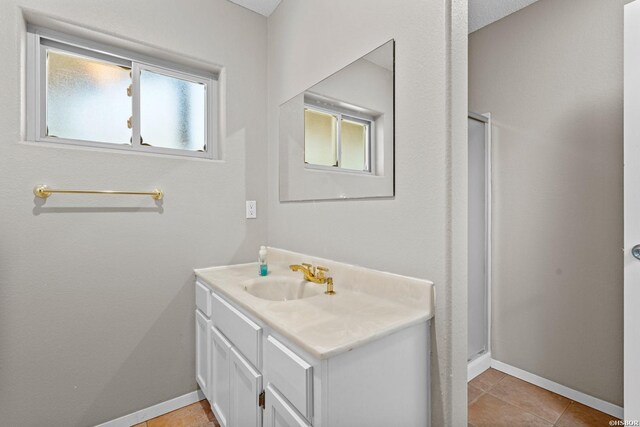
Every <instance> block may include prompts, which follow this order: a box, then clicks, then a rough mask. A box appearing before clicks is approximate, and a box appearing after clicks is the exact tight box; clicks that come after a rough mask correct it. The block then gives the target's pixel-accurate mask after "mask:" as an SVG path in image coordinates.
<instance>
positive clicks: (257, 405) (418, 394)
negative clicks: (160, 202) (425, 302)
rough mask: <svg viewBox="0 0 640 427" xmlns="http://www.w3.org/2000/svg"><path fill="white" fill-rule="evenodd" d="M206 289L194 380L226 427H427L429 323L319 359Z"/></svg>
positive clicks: (199, 298) (200, 298)
mask: <svg viewBox="0 0 640 427" xmlns="http://www.w3.org/2000/svg"><path fill="white" fill-rule="evenodd" d="M205 283H206V282H200V281H199V280H197V281H196V307H197V310H196V379H197V382H198V384H199V385H200V387H201V388H202V390H203V392H204V393H205V395H206V396H207V399H208V400H209V402H210V403H211V407H212V410H213V412H214V414H215V416H216V418H217V420H218V421H219V423H220V425H221V426H223V427H261V426H265V427H305V426H306V427H309V426H315V427H353V426H378V425H380V426H382V425H398V426H400V425H401V426H403V427H413V426H415V427H418V426H419V427H424V426H429V425H430V398H429V397H430V395H429V388H430V386H429V384H430V381H429V321H428V320H425V321H421V322H419V323H415V324H412V325H407V326H406V327H404V328H401V329H398V330H394V331H392V332H390V333H388V334H383V335H381V336H379V337H378V338H376V339H373V340H371V341H370V342H367V343H364V344H361V345H358V346H355V347H354V348H352V349H349V350H346V351H342V352H338V353H336V354H333V355H331V356H328V357H324V358H318V357H314V356H313V355H312V354H310V353H308V352H307V351H306V350H303V348H302V347H301V346H298V345H296V344H295V343H294V342H292V341H291V340H290V339H288V338H285V337H283V336H282V334H280V333H278V332H277V331H275V330H274V329H273V328H272V327H271V326H269V325H268V324H266V323H264V322H262V321H260V320H259V319H258V318H257V316H256V315H254V314H252V313H251V312H250V311H248V310H246V309H244V308H242V307H241V306H239V305H238V304H237V303H235V302H234V301H233V300H232V299H231V298H230V297H227V296H226V295H223V294H222V293H220V292H218V291H217V290H216V287H215V286H210V285H207V284H205ZM203 291H204V292H203ZM323 297H324V295H323V296H319V298H323ZM327 298H329V297H327ZM318 320H319V321H321V320H322V319H318ZM338 333H340V332H339V331H338Z"/></svg>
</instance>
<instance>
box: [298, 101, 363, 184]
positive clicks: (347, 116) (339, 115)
mask: <svg viewBox="0 0 640 427" xmlns="http://www.w3.org/2000/svg"><path fill="white" fill-rule="evenodd" d="M307 109H309V110H313V111H318V112H320V113H325V114H331V115H332V116H335V117H336V126H337V129H336V158H337V162H338V164H337V165H336V166H326V165H315V164H313V163H307V162H306V160H305V161H304V166H305V168H306V169H316V170H322V171H332V172H345V173H357V174H366V175H374V171H373V167H372V165H373V164H374V163H373V162H374V159H373V153H374V150H373V146H374V143H375V141H374V139H375V138H374V135H375V123H376V121H375V118H373V117H369V116H366V115H363V114H360V113H357V112H354V111H349V110H347V109H345V108H341V107H334V106H328V105H324V104H323V105H318V104H316V103H314V102H309V101H305V102H304V110H307ZM343 120H347V121H350V122H355V123H361V124H365V125H367V132H366V139H367V140H366V142H365V155H364V161H365V169H364V170H356V169H346V168H343V167H342V166H340V164H341V162H342V121H343ZM305 128H306V119H305ZM303 151H304V152H305V153H306V140H305V141H304V150H303ZM305 157H306V156H305Z"/></svg>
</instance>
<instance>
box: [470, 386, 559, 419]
mask: <svg viewBox="0 0 640 427" xmlns="http://www.w3.org/2000/svg"><path fill="white" fill-rule="evenodd" d="M469 423H471V424H472V425H473V426H475V427H515V426H527V427H552V426H553V424H551V423H548V422H547V421H545V420H543V419H542V418H538V417H536V416H535V415H532V414H530V413H528V412H526V411H524V410H522V409H520V408H518V407H515V406H513V405H510V404H508V403H507V402H504V401H502V400H500V399H498V398H497V397H493V396H491V395H490V394H483V395H482V396H480V397H479V398H478V400H476V401H475V403H473V404H471V406H470V407H469Z"/></svg>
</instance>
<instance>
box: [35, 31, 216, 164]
mask: <svg viewBox="0 0 640 427" xmlns="http://www.w3.org/2000/svg"><path fill="white" fill-rule="evenodd" d="M48 50H53V51H59V52H62V53H64V54H71V55H79V56H81V57H86V58H88V59H93V60H98V61H103V62H108V63H111V64H114V65H119V66H126V67H130V70H131V87H132V93H131V97H130V99H131V117H132V128H131V142H130V143H123V144H118V143H109V142H98V141H85V140H79V139H72V138H61V137H55V136H50V135H47V99H46V97H47V51H48ZM142 70H148V71H150V72H153V73H157V74H162V75H165V76H169V77H173V78H177V79H180V80H185V81H188V82H192V83H196V84H202V85H203V86H204V92H205V105H204V115H205V120H204V127H205V129H204V134H205V150H204V151H192V150H185V149H180V148H164V147H154V146H151V145H146V144H142V143H141V139H140V72H141V71H142ZM218 84H219V74H217V73H214V72H211V71H203V70H196V69H193V68H191V67H187V66H184V65H180V64H176V63H174V62H167V61H163V60H159V59H156V58H150V57H147V56H145V55H140V54H136V53H134V52H131V51H129V50H125V49H121V48H117V47H113V46H107V45H103V44H101V43H96V42H92V41H90V40H86V39H81V38H77V37H74V36H69V35H66V34H62V33H59V32H56V31H53V30H47V29H43V28H40V27H34V26H28V27H27V140H28V141H33V142H36V143H47V144H51V145H53V144H61V145H67V146H69V145H71V146H79V147H91V148H106V149H109V150H114V149H115V150H120V151H124V152H136V153H147V154H162V155H171V156H183V157H196V158H204V159H217V158H218V139H219V135H218V129H219V125H218V120H219V114H218V110H219V105H218V91H219V88H218ZM123 96H127V94H126V93H125V94H123ZM123 126H126V123H123Z"/></svg>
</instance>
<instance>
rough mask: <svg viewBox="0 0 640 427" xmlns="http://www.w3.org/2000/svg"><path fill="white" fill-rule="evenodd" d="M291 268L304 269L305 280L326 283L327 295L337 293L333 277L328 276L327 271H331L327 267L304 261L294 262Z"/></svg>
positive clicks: (294, 269)
mask: <svg viewBox="0 0 640 427" xmlns="http://www.w3.org/2000/svg"><path fill="white" fill-rule="evenodd" d="M289 268H290V269H291V271H302V274H304V280H306V281H308V282H312V283H317V284H319V285H324V284H325V283H326V285H327V290H326V291H325V292H324V293H325V294H327V295H335V291H334V290H333V278H332V277H326V275H325V273H326V272H327V271H329V269H328V268H327V267H321V266H318V267H314V266H313V265H311V264H307V263H304V262H303V263H302V264H293V265H290V266H289Z"/></svg>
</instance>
